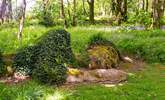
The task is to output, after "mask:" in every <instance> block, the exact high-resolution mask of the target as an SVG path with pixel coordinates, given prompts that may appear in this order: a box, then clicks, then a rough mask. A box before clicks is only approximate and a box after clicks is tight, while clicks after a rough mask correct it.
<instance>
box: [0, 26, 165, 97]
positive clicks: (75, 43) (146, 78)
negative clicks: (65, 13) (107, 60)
mask: <svg viewBox="0 0 165 100" xmlns="http://www.w3.org/2000/svg"><path fill="white" fill-rule="evenodd" d="M52 28H55V27H52ZM52 28H47V27H44V26H36V25H35V26H28V27H25V28H24V33H23V42H22V45H23V46H27V45H33V44H34V43H35V42H36V40H37V39H38V38H39V37H40V36H41V35H43V34H44V33H45V32H46V31H48V30H50V29H52ZM68 31H69V32H70V33H71V44H72V49H73V52H74V53H75V54H79V55H80V56H81V57H82V59H83V60H84V61H85V58H83V55H85V48H86V47H87V45H88V42H89V41H90V37H91V36H93V35H94V34H98V33H100V34H103V37H105V38H106V39H108V40H111V41H113V42H114V43H115V44H116V46H117V47H118V48H119V50H120V51H121V52H122V53H129V54H134V55H136V56H138V57H139V58H143V59H145V60H146V61H149V62H152V63H153V62H161V63H164V62H165V55H164V54H165V32H164V31H160V30H150V31H126V30H119V31H111V30H109V29H106V30H104V28H103V27H101V26H96V27H95V26H91V27H90V29H89V27H75V28H69V29H68ZM16 32H17V28H3V29H0V35H1V37H0V49H2V50H3V51H4V53H5V54H8V53H15V52H16V51H17V50H18V49H19V48H20V46H19V43H18V41H17V39H16V34H15V33H16ZM164 77H165V66H164V67H161V68H160V67H159V66H158V65H148V66H146V68H145V70H144V71H141V72H139V73H137V74H135V75H133V76H130V77H129V78H128V82H126V83H124V85H123V86H116V87H111V88H110V87H105V86H104V85H99V84H88V85H79V86H76V87H75V88H73V89H65V88H57V87H54V86H46V85H41V84H39V83H37V82H35V81H33V80H31V81H28V82H25V83H24V84H21V85H20V84H16V85H5V84H0V90H1V91H0V100H13V99H14V100H26V99H28V100H29V99H32V100H37V99H38V100H41V99H44V100H48V98H55V97H56V98H57V100H61V99H64V100H111V99H112V100H164V99H165V85H164V83H165V78H164ZM35 98H36V99H35Z"/></svg>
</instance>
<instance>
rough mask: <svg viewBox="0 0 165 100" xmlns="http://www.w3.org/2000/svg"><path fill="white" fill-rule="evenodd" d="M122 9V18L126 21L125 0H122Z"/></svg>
mask: <svg viewBox="0 0 165 100" xmlns="http://www.w3.org/2000/svg"><path fill="white" fill-rule="evenodd" d="M122 9H123V11H122V20H123V21H124V22H125V21H127V0H124V1H123V8H122Z"/></svg>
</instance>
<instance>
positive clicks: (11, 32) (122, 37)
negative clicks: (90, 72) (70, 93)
mask: <svg viewBox="0 0 165 100" xmlns="http://www.w3.org/2000/svg"><path fill="white" fill-rule="evenodd" d="M52 28H55V27H44V26H39V25H33V26H27V27H25V28H24V31H23V43H22V45H23V46H27V45H33V44H34V43H35V42H36V40H37V39H38V38H39V37H41V36H42V35H43V34H44V33H45V32H47V31H48V30H50V29H52ZM56 28H57V27H56ZM67 30H68V31H69V32H70V33H71V45H72V49H73V52H74V53H75V54H78V55H81V58H83V54H85V48H86V47H87V45H88V42H89V41H90V37H91V36H92V35H95V34H102V35H103V37H105V38H106V39H108V40H110V41H112V42H114V44H115V45H116V46H117V47H118V48H119V50H120V51H121V52H122V53H129V54H134V55H136V56H137V57H139V58H143V59H144V60H146V61H148V62H161V63H164V62H165V55H164V54H165V49H164V48H165V31H161V30H150V31H129V30H118V31H113V29H112V28H111V27H103V26H100V27H99V26H90V27H73V28H69V29H67ZM16 32H17V28H6V29H3V30H0V34H1V37H0V46H1V47H0V48H1V49H2V50H3V51H4V53H5V54H8V53H15V52H16V51H17V50H18V49H19V48H20V46H19V43H18V41H17V39H16ZM4 41H5V42H4ZM23 46H22V47H23ZM84 58H85V57H84Z"/></svg>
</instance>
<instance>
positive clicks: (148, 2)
mask: <svg viewBox="0 0 165 100" xmlns="http://www.w3.org/2000/svg"><path fill="white" fill-rule="evenodd" d="M148 4H149V2H148V0H146V12H147V11H148Z"/></svg>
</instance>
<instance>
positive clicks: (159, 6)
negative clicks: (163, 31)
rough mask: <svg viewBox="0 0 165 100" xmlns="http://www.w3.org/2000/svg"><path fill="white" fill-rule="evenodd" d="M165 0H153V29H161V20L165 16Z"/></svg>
mask: <svg viewBox="0 0 165 100" xmlns="http://www.w3.org/2000/svg"><path fill="white" fill-rule="evenodd" d="M164 5H165V0H152V28H153V29H156V28H160V27H161V19H162V17H163V15H164Z"/></svg>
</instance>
